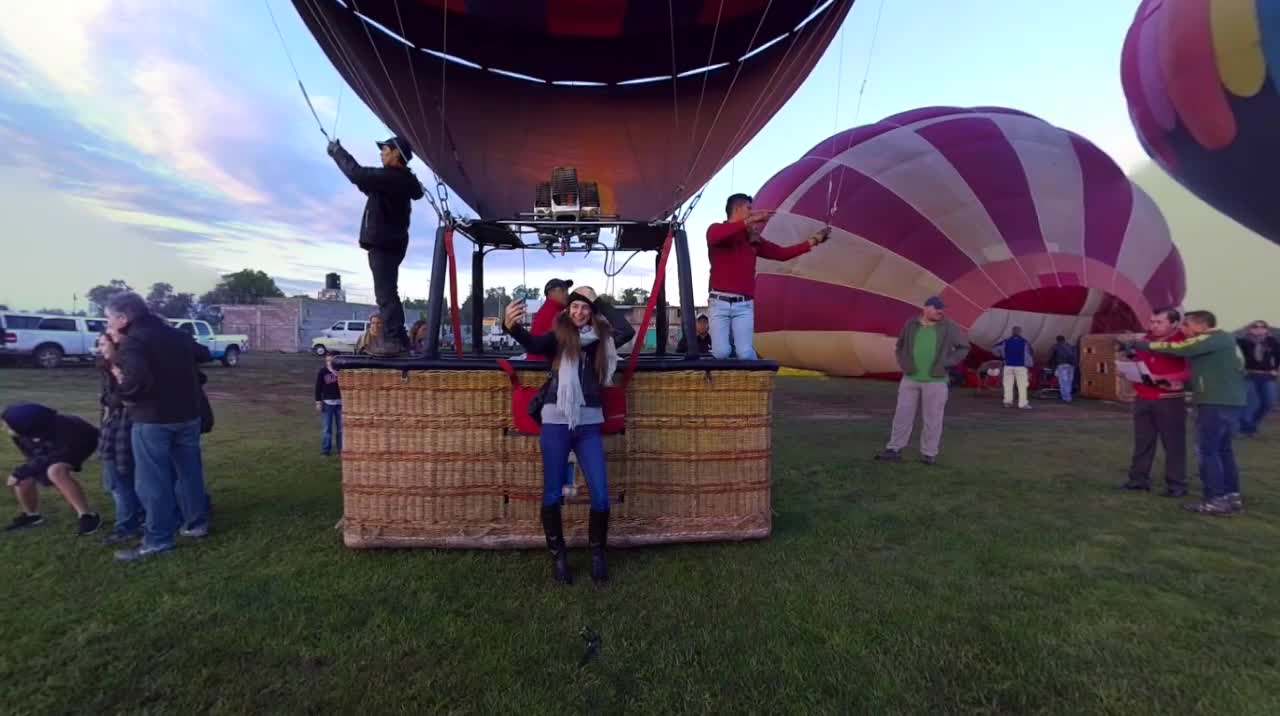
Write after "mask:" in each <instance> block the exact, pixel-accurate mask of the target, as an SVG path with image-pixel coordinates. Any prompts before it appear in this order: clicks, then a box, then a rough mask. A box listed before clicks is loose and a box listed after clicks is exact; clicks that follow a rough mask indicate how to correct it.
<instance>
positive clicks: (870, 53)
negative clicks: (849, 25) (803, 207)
mask: <svg viewBox="0 0 1280 716" xmlns="http://www.w3.org/2000/svg"><path fill="white" fill-rule="evenodd" d="M883 16H884V0H880V7H879V8H878V9H877V10H876V24H875V27H874V28H873V29H872V30H871V46H870V47H869V48H867V64H866V67H865V68H864V69H863V71H862V86H861V87H859V88H858V103H857V104H856V105H854V108H853V123H854V124H855V125H856V124H857V123H858V116H859V114H860V113H861V112H862V96H863V95H864V94H866V92H867V78H869V77H870V76H871V60H872V58H873V57H874V56H875V52H876V38H878V37H879V36H880V18H881V17H883ZM852 146H853V136H852V135H850V136H849V142H848V144H847V145H846V146H845V148H844V151H845V152H847V151H849V147H852ZM841 154H842V155H843V154H844V152H841ZM832 159H834V157H832ZM839 171H840V181H839V183H837V184H836V194H835V201H836V203H833V204H831V213H830V214H828V215H827V226H830V225H831V219H832V218H833V217H834V216H835V213H836V211H837V210H839V208H840V207H839V206H838V202H839V201H840V190H841V189H843V188H844V175H845V174H847V173H848V172H846V171H845V167H843V166H842V167H840V170H839Z"/></svg>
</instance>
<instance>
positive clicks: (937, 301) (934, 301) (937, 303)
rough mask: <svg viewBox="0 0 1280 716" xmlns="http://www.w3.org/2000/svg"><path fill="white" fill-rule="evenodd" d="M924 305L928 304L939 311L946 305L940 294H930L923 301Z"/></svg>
mask: <svg viewBox="0 0 1280 716" xmlns="http://www.w3.org/2000/svg"><path fill="white" fill-rule="evenodd" d="M924 305H926V306H929V307H930V308H936V309H938V310H939V311H942V310H945V309H946V307H947V304H945V303H943V302H942V297H941V296H930V297H929V298H928V300H926V301H925V302H924Z"/></svg>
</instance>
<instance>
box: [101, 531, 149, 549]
mask: <svg viewBox="0 0 1280 716" xmlns="http://www.w3.org/2000/svg"><path fill="white" fill-rule="evenodd" d="M141 537H142V530H111V531H110V532H108V533H107V534H106V536H105V537H103V538H102V540H101V542H102V545H103V546H104V547H115V546H118V545H122V544H128V543H130V542H133V541H134V540H137V539H140V538H141Z"/></svg>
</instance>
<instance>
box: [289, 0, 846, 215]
mask: <svg viewBox="0 0 1280 716" xmlns="http://www.w3.org/2000/svg"><path fill="white" fill-rule="evenodd" d="M853 2H854V0H829V1H826V2H812V1H811V0H805V1H803V2H801V1H796V2H791V1H788V2H780V1H774V2H769V1H768V0H674V2H669V3H668V2H659V1H658V0H592V1H591V2H584V1H583V0H543V1H541V2H516V1H514V0H511V1H507V0H449V2H445V1H444V0H382V1H380V2H373V1H372V0H365V1H364V2H356V1H354V0H344V2H341V3H339V2H337V1H336V0H294V6H295V7H296V9H297V11H298V13H299V15H300V16H301V17H302V19H303V21H304V22H305V23H306V24H307V27H308V29H310V31H311V33H312V35H314V36H315V38H316V41H317V42H318V43H319V45H320V47H321V48H322V49H323V50H324V51H325V53H326V54H327V55H328V56H329V59H330V61H331V62H333V65H334V67H336V68H337V70H338V71H339V72H340V73H341V74H342V75H343V77H344V78H345V79H346V80H347V82H348V83H349V84H350V85H351V87H352V88H353V90H354V91H355V92H356V93H357V94H358V95H359V96H360V98H361V99H363V100H364V102H365V103H366V104H367V105H368V106H369V107H370V108H371V109H372V110H373V112H374V113H375V114H376V115H377V116H378V118H379V119H381V120H382V121H383V122H384V123H385V124H386V125H387V126H388V127H390V128H391V129H392V131H394V132H396V133H397V134H400V135H402V136H405V137H407V138H408V139H409V140H410V141H411V142H412V143H413V144H414V145H415V148H416V149H417V152H418V153H419V154H420V155H422V157H423V158H424V159H425V160H426V162H427V163H428V164H429V165H430V166H431V167H432V168H433V169H434V170H435V172H436V173H437V174H439V175H440V177H441V178H442V179H443V180H444V181H445V182H446V183H447V184H448V185H449V187H450V188H451V189H452V190H453V191H454V192H455V193H456V194H458V195H459V196H461V198H462V199H463V200H464V201H466V203H467V204H468V205H470V206H471V207H472V208H474V209H475V210H476V211H477V212H478V213H479V215H480V218H483V219H510V218H515V214H516V213H518V212H529V211H532V208H533V201H534V192H535V187H536V185H537V184H538V182H545V181H548V180H549V178H550V174H551V170H552V168H553V167H557V166H569V167H575V168H576V169H577V172H578V177H579V179H580V180H582V181H588V182H596V183H598V185H599V190H600V198H601V202H602V207H601V208H602V211H603V212H604V213H606V214H620V215H622V216H623V217H624V218H628V219H654V218H661V217H663V216H665V215H666V213H667V212H669V211H670V210H672V209H673V208H674V207H675V206H677V205H678V204H679V203H680V202H682V201H684V200H685V199H687V198H688V197H689V196H691V195H692V194H693V193H694V192H695V191H697V190H698V188H699V187H700V186H702V185H703V184H704V183H705V182H706V181H707V180H708V179H710V178H711V176H713V175H714V174H715V172H716V171H717V170H718V169H719V168H720V167H721V166H723V165H724V164H725V163H727V162H728V161H729V159H730V158H731V157H732V156H733V155H734V154H736V153H737V152H738V151H739V150H740V149H741V148H742V147H743V146H744V145H745V144H746V143H747V142H748V141H750V140H751V138H752V137H754V136H755V135H756V133H757V132H758V131H759V130H760V129H761V128H762V127H763V126H764V125H765V123H766V122H768V120H769V118H770V117H772V116H773V114H774V113H775V112H777V111H778V109H779V108H781V107H782V105H783V104H784V103H785V102H786V101H787V100H788V99H789V98H790V97H791V95H792V94H793V93H794V92H795V90H796V89H797V88H798V87H799V86H800V83H801V82H803V81H804V79H805V78H806V77H807V76H808V75H809V72H810V71H811V70H812V69H813V66H814V65H815V64H816V63H817V61H818V60H819V59H820V58H821V56H822V53H823V51H824V50H825V49H826V48H827V46H828V45H829V44H830V42H831V39H832V37H834V35H835V33H836V31H838V30H839V28H840V25H841V23H842V22H843V21H844V18H845V16H846V15H847V13H848V12H849V9H850V7H852V5H853Z"/></svg>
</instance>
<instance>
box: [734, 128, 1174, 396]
mask: <svg viewBox="0 0 1280 716" xmlns="http://www.w3.org/2000/svg"><path fill="white" fill-rule="evenodd" d="M755 204H756V207H757V208H765V209H776V210H777V212H778V213H777V215H775V217H774V218H773V219H772V220H770V222H769V224H768V225H767V227H766V228H765V236H766V237H767V238H769V239H770V240H771V241H774V242H776V243H780V244H784V245H785V244H790V243H794V242H796V241H799V240H802V239H803V238H804V237H806V236H808V235H809V234H810V233H811V232H812V231H814V230H815V229H817V228H819V227H821V226H823V225H825V224H827V223H828V222H830V224H831V226H832V228H833V231H832V234H831V240H830V241H828V242H827V243H826V244H824V245H823V246H821V247H819V248H818V249H815V250H814V251H811V252H809V253H808V254H805V255H804V256H802V257H800V258H799V259H796V260H793V261H789V262H786V263H778V262H774V261H769V260H760V261H759V262H758V264H757V272H758V277H757V282H756V286H757V288H756V299H757V300H756V303H757V307H756V331H757V346H758V348H759V350H760V353H761V355H765V356H767V357H770V358H774V359H776V360H778V361H779V362H781V363H783V364H784V365H790V366H795V367H801V368H810V369H815V370H822V371H825V372H827V373H831V374H834V375H846V376H880V377H889V376H892V375H895V374H897V372H898V368H897V363H896V362H895V360H894V341H895V339H896V337H897V335H898V333H899V331H900V330H901V328H902V325H903V323H904V322H905V321H906V320H907V319H908V318H910V317H911V316H913V315H916V314H918V313H919V311H920V306H921V305H922V304H923V303H924V301H925V299H926V298H928V297H929V296H932V295H940V296H942V297H943V299H944V300H945V301H946V303H947V311H948V316H949V317H950V318H952V319H953V320H955V321H956V322H957V323H959V324H960V325H961V326H962V327H964V328H965V329H967V330H969V331H970V339H971V340H972V341H973V342H974V344H975V345H976V346H977V347H979V348H984V349H990V347H991V345H992V344H993V343H994V342H995V341H997V340H999V339H1000V338H1003V337H1005V336H1006V335H1007V334H1008V328H1010V327H1012V326H1013V325H1021V326H1022V327H1023V328H1024V329H1025V332H1026V335H1027V337H1028V338H1029V339H1030V340H1032V342H1033V344H1034V345H1035V348H1036V349H1037V351H1038V353H1039V354H1040V355H1041V356H1043V351H1047V350H1048V348H1049V345H1050V344H1051V343H1052V342H1053V340H1054V337H1055V336H1056V335H1058V334H1061V335H1065V336H1068V337H1069V338H1073V339H1074V338H1076V337H1078V336H1080V335H1082V334H1084V333H1090V332H1112V331H1120V330H1133V329H1137V328H1139V327H1141V326H1142V325H1143V323H1144V322H1145V321H1146V317H1147V316H1148V315H1149V314H1150V312H1151V311H1152V310H1153V309H1159V308H1163V307H1171V306H1177V305H1180V304H1181V302H1182V299H1183V296H1184V294H1185V292H1186V289H1185V283H1186V281H1185V274H1184V270H1183V265H1182V258H1181V257H1180V256H1179V254H1178V251H1177V249H1176V248H1175V247H1174V245H1173V243H1172V242H1171V241H1170V238H1169V229H1168V226H1167V225H1166V224H1165V221H1164V218H1163V217H1162V216H1161V214H1160V211H1159V210H1158V209H1157V208H1156V205H1155V204H1154V202H1152V200H1151V199H1150V198H1149V197H1148V196H1147V195H1146V194H1145V193H1144V192H1143V191H1142V190H1141V189H1139V188H1138V187H1137V186H1136V185H1134V184H1133V183H1132V182H1130V181H1129V180H1128V179H1127V178H1126V177H1125V175H1124V173H1123V172H1122V171H1121V170H1120V167H1118V166H1117V165H1116V164H1115V162H1113V161H1112V160H1111V159H1110V158H1109V157H1108V156H1107V155H1106V154H1104V153H1103V152H1102V150H1100V149H1098V148H1097V147H1096V146H1094V145H1093V144H1091V143H1089V142H1088V141H1087V140H1085V139H1084V138H1082V137H1080V136H1078V135H1075V134H1072V133H1071V132H1069V131H1066V130H1064V129H1060V128H1058V127H1055V126H1053V125H1051V124H1049V123H1047V122H1045V121H1043V120H1041V119H1038V118H1036V117H1033V116H1031V115H1028V114H1025V113H1023V112H1019V111H1016V110H1012V109H1001V108H993V107H980V108H974V109H960V108H955V107H929V108H924V109H917V110H914V111H910V112H906V113H903V114H898V115H895V116H892V117H889V118H888V119H885V120H882V121H880V122H877V123H875V124H872V125H868V126H864V127H858V128H856V129H850V130H847V131H844V132H841V133H839V134H837V135H835V136H833V137H830V138H828V139H826V140H823V141H822V142H821V143H819V144H818V145H817V146H815V147H814V148H813V149H811V150H810V151H808V152H807V153H806V154H805V155H804V156H803V157H801V158H800V159H799V160H798V161H796V162H795V163H794V164H792V165H790V166H788V167H786V168H785V169H783V170H782V171H780V172H778V173H777V174H776V175H774V176H773V178H771V179H770V180H769V181H768V182H766V183H765V185H764V186H763V187H762V188H761V189H760V191H759V192H758V194H757V195H756V201H755Z"/></svg>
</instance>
